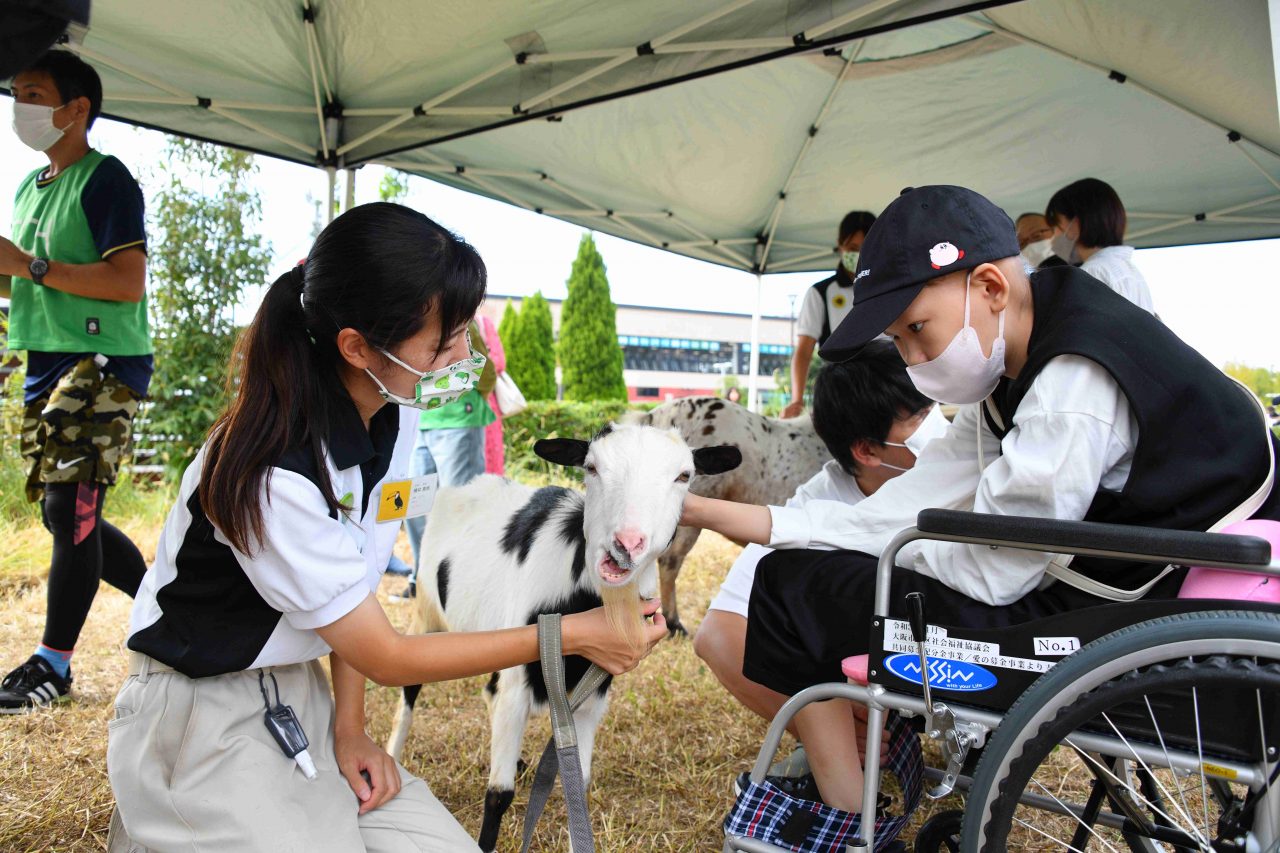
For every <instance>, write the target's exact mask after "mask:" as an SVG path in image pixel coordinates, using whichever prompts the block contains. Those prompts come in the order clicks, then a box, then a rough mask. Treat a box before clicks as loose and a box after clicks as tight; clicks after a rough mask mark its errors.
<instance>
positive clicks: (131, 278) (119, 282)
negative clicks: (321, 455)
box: [0, 50, 152, 714]
mask: <svg viewBox="0 0 1280 853" xmlns="http://www.w3.org/2000/svg"><path fill="white" fill-rule="evenodd" d="M11 91H12V92H13V96H14V101H15V103H14V112H13V130H14V133H15V134H17V136H18V138H19V139H20V140H21V141H22V142H23V143H24V144H25V145H27V146H28V147H29V148H31V149H32V150H33V151H37V152H43V154H44V155H45V157H47V159H48V161H49V162H48V166H47V167H45V168H41V169H37V170H36V171H34V172H32V173H31V174H30V175H28V176H27V177H26V179H25V180H23V181H22V183H21V184H20V185H19V187H18V194H17V198H16V201H15V203H14V215H13V239H12V240H7V239H5V238H4V237H0V297H7V298H8V299H9V300H10V306H9V309H10V310H9V341H8V346H9V348H10V349H12V350H15V351H24V350H25V351H26V354H27V375H26V382H25V385H24V391H25V394H24V398H25V402H26V410H25V412H24V414H23V423H22V456H23V459H24V461H25V462H26V464H27V466H28V467H27V470H28V476H27V497H28V498H29V499H30V500H32V501H39V502H40V503H41V510H42V515H43V519H44V525H45V527H46V528H48V530H49V532H50V533H51V534H52V535H53V557H52V562H51V565H50V567H49V589H48V604H47V610H46V615H45V629H44V636H43V637H42V638H41V642H40V644H39V645H38V646H37V648H36V652H35V654H33V655H32V656H31V658H30V659H28V660H27V661H26V662H25V663H23V664H22V665H21V666H19V667H18V668H17V669H15V670H13V671H12V672H10V673H9V674H8V675H7V676H6V677H5V678H4V679H3V680H2V681H0V714H20V713H24V712H26V711H30V710H32V709H34V708H37V707H39V706H41V705H47V704H50V703H52V702H56V701H58V700H61V699H63V698H65V697H66V696H67V694H68V692H69V691H70V688H71V680H72V679H71V653H72V651H73V650H74V649H75V644H76V641H77V639H78V638H79V636H80V629H81V628H82V627H83V626H84V621H85V618H86V617H87V616H88V614H89V607H90V605H92V603H93V598H94V595H95V594H96V593H97V590H98V582H99V580H105V581H107V583H109V584H111V585H112V586H114V587H116V588H117V589H120V590H122V591H124V592H126V593H128V594H129V595H133V594H134V593H135V592H136V591H137V589H138V584H139V583H140V582H141V580H142V575H143V573H144V572H145V571H146V564H145V562H144V561H143V559H142V555H141V554H140V553H139V551H138V548H137V546H135V545H134V544H133V542H131V541H130V540H129V538H128V537H127V536H125V535H124V534H123V533H121V532H120V531H119V530H117V529H116V528H115V527H113V526H112V525H111V524H109V523H107V522H106V521H104V520H103V518H102V504H103V499H104V497H105V495H106V489H107V487H108V486H110V485H111V484H112V483H114V482H115V479H116V472H117V470H118V468H119V465H120V459H121V457H122V456H123V455H124V452H125V449H126V446H127V445H128V442H129V437H130V434H131V428H132V421H133V416H134V413H135V412H136V411H137V409H138V402H139V400H141V399H142V398H143V396H145V395H146V393H147V385H148V384H149V382H150V380H151V371H152V359H151V333H150V330H149V328H148V326H147V299H146V290H145V288H144V282H145V278H146V262H147V259H146V234H145V231H144V223H145V217H144V212H143V201H142V191H141V189H140V188H139V187H138V184H137V182H136V181H135V180H134V179H133V176H132V175H130V174H129V170H128V169H126V168H125V166H124V164H123V163H121V162H120V161H119V160H117V159H116V158H114V157H109V156H107V155H104V154H102V153H100V152H98V151H95V150H94V149H92V148H90V147H89V138H88V133H89V128H90V127H92V126H93V122H94V119H96V118H97V117H98V113H99V112H100V111H101V108H102V81H101V80H100V79H99V78H98V74H97V72H95V71H94V70H93V68H91V67H90V66H89V65H88V64H86V63H85V62H84V61H83V60H81V59H80V58H79V57H78V56H76V55H75V54H72V53H69V52H67V51H61V50H55V51H50V52H49V53H47V54H45V55H44V56H43V57H41V58H40V59H38V60H37V61H36V62H35V64H33V65H32V66H30V67H29V68H27V69H26V70H25V71H23V72H21V73H19V74H18V75H17V76H15V77H14V78H13V82H12V85H11Z"/></svg>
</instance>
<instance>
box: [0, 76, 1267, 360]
mask: <svg viewBox="0 0 1280 853" xmlns="http://www.w3.org/2000/svg"><path fill="white" fill-rule="evenodd" d="M11 115H12V101H11V100H10V99H9V98H0V234H5V235H8V234H10V233H11V231H12V227H11V226H12V213H13V210H12V204H11V202H9V201H8V200H10V199H12V198H13V196H14V193H15V191H16V190H17V186H18V183H19V182H20V181H21V180H22V178H23V177H24V176H25V175H26V174H27V173H28V172H30V171H31V170H32V169H35V168H37V167H42V166H43V165H45V164H46V162H47V161H46V160H45V159H44V155H43V154H38V153H36V152H33V151H31V150H30V149H28V148H26V147H24V146H23V145H22V144H21V143H20V142H18V140H17V139H16V138H15V137H14V136H13V134H12V132H11V131H10V130H9V126H10V117H11ZM90 142H91V143H92V144H93V145H94V147H96V148H98V149H99V150H101V151H103V152H105V153H108V154H114V155H115V156H117V157H119V158H120V159H121V160H122V161H123V162H124V163H125V165H126V166H128V167H129V169H130V171H132V172H133V174H134V176H135V177H136V178H138V179H139V181H140V182H141V183H142V184H143V190H144V192H146V193H147V194H148V196H149V195H150V192H151V190H152V189H153V188H154V187H155V186H156V185H157V184H158V181H159V177H158V175H157V173H156V168H157V166H158V165H159V163H160V162H161V158H162V156H163V148H164V136H163V135H162V134H160V133H157V132H155V131H149V130H139V129H136V128H133V127H129V126H127V125H123V124H120V123H117V122H113V121H109V120H107V119H101V120H99V121H98V122H97V124H95V126H94V128H93V130H92V132H91V134H90ZM257 163H258V166H259V169H260V171H259V175H258V179H259V184H258V188H259V192H260V195H261V198H262V220H261V222H260V223H259V228H258V230H259V232H260V233H262V234H263V235H264V236H265V237H266V239H267V240H268V241H269V243H270V245H271V248H272V250H273V252H274V258H275V261H274V265H273V269H275V270H277V271H282V270H283V268H284V267H285V266H286V265H288V264H292V263H295V262H296V261H297V260H298V259H300V258H302V257H304V256H305V255H306V253H307V249H308V248H309V247H310V243H311V230H312V225H313V223H314V221H315V216H316V209H315V200H316V199H324V198H325V196H326V194H327V178H326V176H325V173H324V172H322V171H321V170H319V169H313V168H309V167H306V166H299V165H296V164H292V163H286V162H283V161H280V160H275V159H272V158H268V157H258V158H257ZM382 175H383V169H381V168H380V167H376V166H367V167H365V168H363V169H360V170H358V171H357V173H356V202H357V203H363V202H367V201H376V200H377V198H378V185H379V183H380V182H381V179H382ZM409 185H410V191H409V195H408V197H407V198H406V199H405V200H404V203H405V204H408V205H410V206H412V207H415V208H417V209H418V210H421V211H422V212H424V213H426V214H427V215H428V216H430V217H432V218H433V219H435V220H436V221H438V222H440V223H441V224H443V225H445V226H446V227H448V228H450V229H452V230H453V231H455V232H456V233H458V234H460V235H461V236H462V237H463V238H465V239H466V240H468V241H469V242H471V243H472V244H473V245H474V246H475V247H476V248H477V249H478V250H479V252H480V254H481V256H482V257H483V258H484V260H485V263H486V265H487V266H488V268H489V290H490V292H491V293H495V294H515V295H528V294H531V293H533V292H534V291H536V290H541V291H542V293H543V295H545V296H547V297H548V298H562V297H563V296H564V295H565V280H566V279H567V278H568V275H569V270H570V267H571V266H572V264H573V258H574V256H575V255H576V253H577V248H578V241H579V239H580V237H581V235H582V234H583V229H582V228H580V227H578V226H576V225H571V224H569V223H565V222H561V221H559V220H555V219H552V218H550V217H546V216H541V215H539V214H536V213H532V212H529V211H525V210H522V209H520V208H517V207H514V206H512V205H509V204H506V203H504V202H499V201H493V200H491V199H486V198H483V197H481V196H477V195H473V194H471V193H466V192H463V191H461V190H456V189H453V188H450V187H446V186H443V185H441V184H437V183H434V182H431V181H428V180H426V179H424V178H417V177H413V178H410V180H409ZM339 198H341V178H340V179H339ZM835 226H836V223H832V231H833V234H832V236H833V238H834V231H835ZM596 243H597V246H598V247H599V249H600V252H601V254H602V255H603V257H604V260H605V264H606V265H607V267H608V274H609V283H610V287H611V289H612V293H613V300H614V302H615V303H618V304H626V305H655V306H662V307H670V308H686V309H702V310H713V311H725V312H730V313H740V314H743V315H744V319H743V331H742V340H744V341H745V340H749V339H750V314H751V310H752V307H753V305H754V301H755V298H756V279H755V276H753V275H751V274H749V273H746V272H741V271H736V270H731V269H727V268H724V267H720V266H716V265H714V264H709V263H706V262H704V261H697V260H693V259H689V258H684V257H681V256H679V255H675V254H672V253H670V252H664V251H661V250H659V249H654V248H651V247H648V246H642V245H639V244H637V243H632V242H630V241H627V240H622V239H619V238H616V237H611V236H608V235H605V234H599V233H597V235H596ZM1135 260H1136V263H1137V265H1138V267H1139V268H1140V269H1141V270H1142V273H1143V275H1144V276H1146V279H1147V283H1148V285H1149V286H1150V288H1151V293H1152V295H1153V298H1154V300H1155V303H1156V309H1157V311H1158V312H1159V314H1160V316H1161V318H1162V319H1163V320H1164V321H1165V322H1166V323H1167V324H1168V325H1169V326H1170V327H1171V328H1172V329H1173V330H1174V331H1175V332H1177V333H1178V335H1180V336H1181V337H1182V338H1183V339H1184V340H1185V341H1187V342H1188V343H1190V344H1191V345H1192V346H1194V347H1195V348H1196V349H1198V350H1199V351H1200V352H1201V353H1203V354H1204V355H1205V356H1206V357H1207V358H1208V359H1209V360H1210V361H1212V362H1213V363H1214V364H1217V365H1223V364H1225V363H1226V362H1228V361H1237V362H1243V363H1245V364H1249V365H1252V366H1256V367H1269V368H1273V369H1276V368H1280V344H1278V343H1277V338H1276V334H1275V329H1276V327H1277V321H1278V320H1280V287H1277V285H1278V284H1280V273H1278V272H1277V268H1278V267H1280V264H1278V263H1277V261H1280V240H1262V241H1254V242H1247V243H1226V244H1217V245H1209V246H1185V247H1176V248H1169V249H1144V250H1141V251H1139V252H1137V253H1136V255H1135ZM275 274H278V273H273V276H272V277H273V278H274V275H275ZM823 277H825V274H819V273H793V274H781V275H767V276H765V277H764V279H763V284H762V287H761V290H762V296H763V303H762V310H763V313H764V314H766V315H774V316H781V317H786V316H789V315H790V314H791V313H792V306H793V304H794V307H795V310H798V309H799V297H800V296H801V294H803V292H804V289H805V288H806V287H808V286H809V285H810V284H812V283H813V282H815V281H817V280H819V279H820V278H823ZM267 283H269V282H264V287H263V288H258V289H255V290H251V291H250V292H249V293H248V295H247V296H246V299H245V301H244V303H243V304H242V305H240V306H238V308H237V320H238V321H239V322H247V320H248V319H249V318H250V316H251V315H252V312H253V311H254V310H256V308H257V303H258V301H259V300H260V299H261V293H262V290H263V289H265V284H267ZM655 331H657V330H655Z"/></svg>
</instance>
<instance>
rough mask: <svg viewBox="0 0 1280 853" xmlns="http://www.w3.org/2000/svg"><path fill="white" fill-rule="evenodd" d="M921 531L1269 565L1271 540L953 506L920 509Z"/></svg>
mask: <svg viewBox="0 0 1280 853" xmlns="http://www.w3.org/2000/svg"><path fill="white" fill-rule="evenodd" d="M916 528H917V529H918V530H919V531H920V532H921V533H931V534H939V535H943V536H958V537H966V538H971V539H981V540H984V543H983V544H1004V543H1007V544H1009V545H1011V546H1012V545H1036V546H1041V547H1042V548H1043V550H1045V551H1053V552H1056V553H1063V554H1075V553H1083V552H1085V551H1089V552H1098V551H1109V552H1115V556H1116V557H1118V558H1124V557H1129V558H1134V559H1143V560H1148V561H1150V562H1162V563H1178V564H1181V565H1196V564H1197V563H1237V564H1240V565H1253V566H1266V565H1268V564H1269V563H1270V562H1271V543H1269V542H1267V541H1266V540H1265V539H1260V538H1258V537H1256V536H1236V535H1232V534H1223V533H1198V532H1193V531H1187V530H1165V529H1162V528H1158V527H1131V526H1129V525H1125V524H1101V523H1098V522H1094V521H1059V520H1057V519H1049V518H1028V517H1026V516H1020V515H988V514H986V513H979V512H957V511H955V510H949V509H926V510H922V511H921V512H920V515H919V517H918V518H917V520H916Z"/></svg>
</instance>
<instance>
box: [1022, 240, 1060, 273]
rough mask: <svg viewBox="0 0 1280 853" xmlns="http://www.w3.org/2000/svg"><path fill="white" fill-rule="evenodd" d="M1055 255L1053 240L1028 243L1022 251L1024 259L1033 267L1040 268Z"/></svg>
mask: <svg viewBox="0 0 1280 853" xmlns="http://www.w3.org/2000/svg"><path fill="white" fill-rule="evenodd" d="M1052 254H1053V240H1037V241H1036V242H1034V243H1028V244H1027V245H1026V247H1025V248H1023V250H1022V259H1023V260H1024V261H1026V262H1027V263H1029V264H1031V266H1032V267H1038V266H1040V265H1041V264H1042V263H1044V262H1045V260H1046V259H1047V258H1048V257H1049V256H1050V255H1052Z"/></svg>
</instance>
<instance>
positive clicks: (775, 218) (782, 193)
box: [760, 4, 875, 270]
mask: <svg viewBox="0 0 1280 853" xmlns="http://www.w3.org/2000/svg"><path fill="white" fill-rule="evenodd" d="M872 5H875V4H872ZM863 8H864V9H865V8H866V7H863ZM858 11H859V12H861V11H863V10H862V9H859V10H858ZM865 44H866V42H865V41H861V42H858V46H857V47H856V48H854V49H853V50H852V51H851V52H850V53H849V57H848V59H846V60H845V61H844V67H843V68H841V69H840V73H839V74H838V75H837V76H836V82H835V83H833V84H832V85H831V90H830V91H828V92H827V97H826V99H825V100H824V101H823V102H822V107H821V108H820V109H819V110H818V114H817V115H816V116H815V117H814V119H813V122H812V123H811V124H810V125H809V135H808V136H806V137H805V139H804V142H803V144H801V146H800V151H799V152H797V153H796V157H795V159H794V160H793V161H792V162H791V171H789V172H788V173H787V179H786V180H785V181H783V182H782V189H780V190H779V191H778V200H777V201H776V202H775V203H774V205H773V214H772V215H771V216H770V217H769V224H768V225H766V226H765V231H764V233H765V243H764V254H763V255H762V256H761V258H760V269H762V270H765V269H768V267H769V252H770V251H772V250H773V238H774V235H776V234H777V233H778V223H779V222H780V221H781V220H782V208H783V205H785V204H786V202H787V191H788V190H789V189H791V182H792V181H794V180H795V178H796V174H797V173H798V172H799V171H800V164H801V163H803V162H804V158H805V157H806V156H807V155H808V154H809V149H810V148H812V147H813V140H814V138H815V137H816V136H817V135H818V131H819V130H821V129H822V122H823V121H825V120H826V117H827V113H828V112H830V111H831V104H832V103H833V102H834V101H835V98H836V93H837V92H839V91H840V86H841V85H842V84H843V83H844V79H845V76H846V75H848V73H849V69H850V68H852V67H853V63H854V61H856V60H857V58H858V56H859V55H860V54H861V53H862V47H863V45H865Z"/></svg>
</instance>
